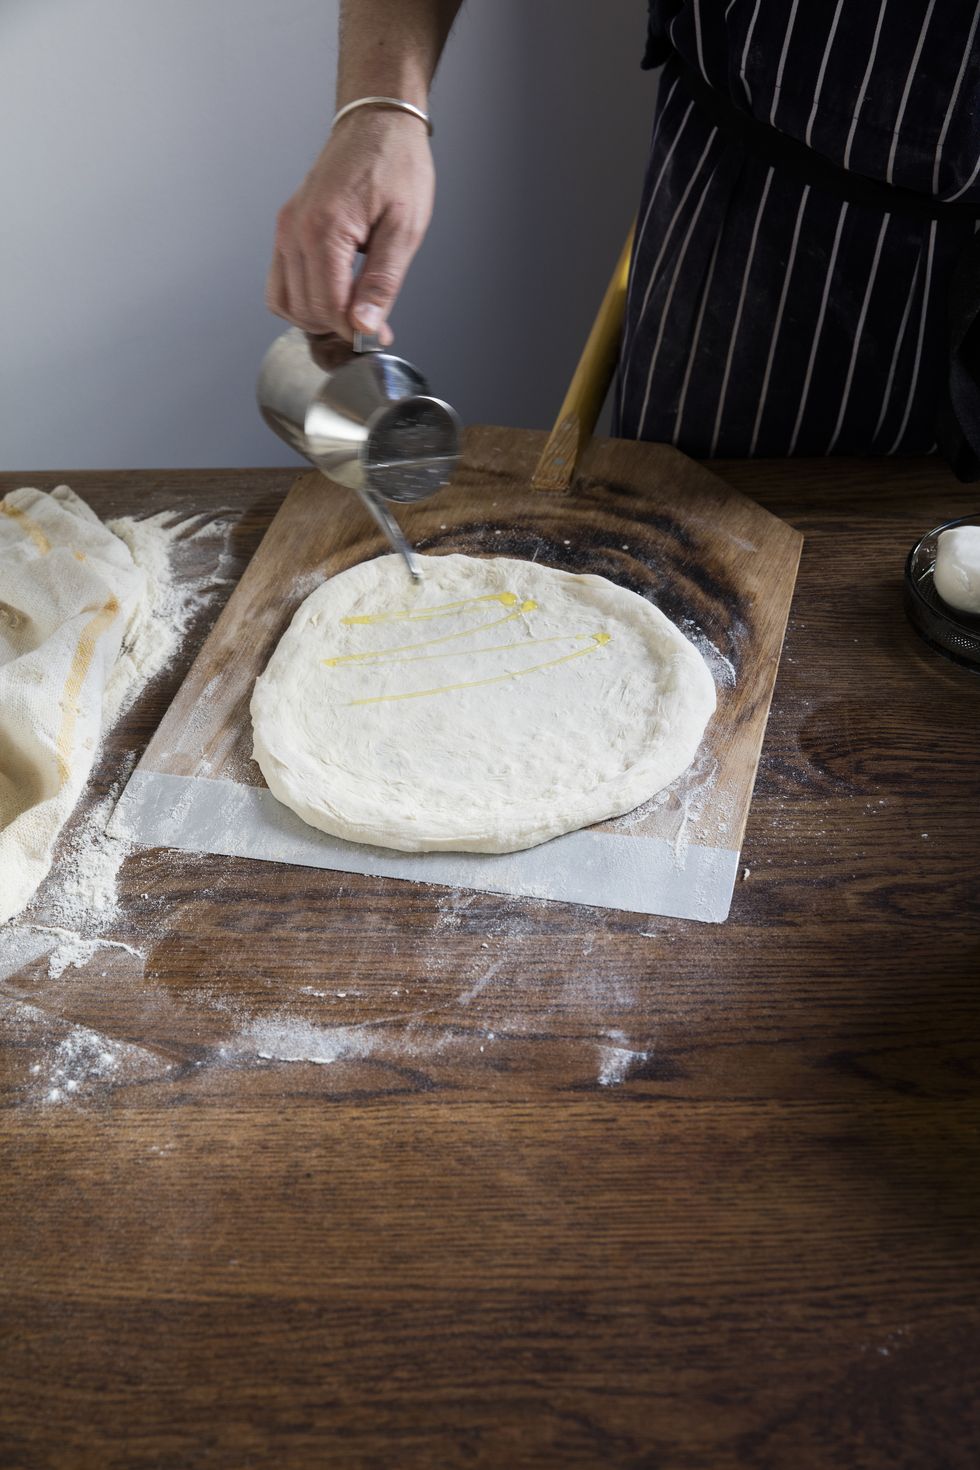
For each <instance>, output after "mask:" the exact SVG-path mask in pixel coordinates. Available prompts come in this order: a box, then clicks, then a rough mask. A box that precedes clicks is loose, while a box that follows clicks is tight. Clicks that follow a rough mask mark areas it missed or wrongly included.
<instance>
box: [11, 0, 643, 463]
mask: <svg viewBox="0 0 980 1470" xmlns="http://www.w3.org/2000/svg"><path fill="white" fill-rule="evenodd" d="M644 11H645V6H644V4H643V0H469V3H468V4H467V5H466V6H465V8H464V10H463V13H462V16H461V18H460V20H459V22H458V24H457V29H456V30H455V32H454V34H453V36H452V38H451V40H450V43H449V47H448V50H447V53H446V55H445V57H444V59H443V68H442V71H441V73H440V76H439V78H438V79H437V83H436V89H435V93H434V96H433V104H432V107H433V115H434V118H435V123H436V133H435V138H434V150H435V155H436V167H437V171H438V195H437V201H436V216H435V221H434V223H433V226H432V228H431V230H430V233H429V236H428V238H427V240H426V243H425V244H424V245H423V247H422V251H421V253H420V255H419V256H418V257H417V259H416V262H415V265H414V267H413V269H412V272H411V275H410V277H409V281H408V284H407V286H406V288H405V291H404V293H403V295H402V298H401V300H400V302H399V304H398V306H397V308H396V312H395V314H394V316H393V318H392V324H393V326H394V328H395V332H396V336H397V345H398V347H399V348H400V349H401V350H402V351H403V352H404V353H405V355H406V356H408V357H409V358H411V359H412V360H413V361H414V362H416V363H417V364H418V365H419V366H420V367H422V369H423V370H424V371H425V372H426V373H427V375H428V377H429V379H430V382H431V383H432V385H433V388H434V389H435V391H437V392H439V393H441V394H442V395H443V396H445V397H447V398H449V399H450V400H451V401H452V402H454V403H455V404H456V406H457V408H458V409H459V411H460V413H461V414H462V416H463V419H464V420H465V421H466V422H471V423H472V422H483V423H505V424H513V425H520V426H533V427H544V426H546V425H548V424H549V423H550V421H551V419H552V417H553V416H554V413H555V411H556V409H557V407H558V404H559V402H560V400H561V396H562V393H563V390H564V386H565V383H566V380H567V378H568V376H569V374H570V373H571V371H572V368H573V367H574V363H575V359H576V356H577V353H578V350H579V348H580V346H581V343H582V341H583V340H584V337H585V333H586V332H587V330H588V326H589V323H590V321H591V318H592V314H593V312H594V310H595V307H596V305H597V304H598V300H599V298H600V296H601V293H602V290H603V288H604V286H605V282H606V279H607V277H608V274H609V272H610V270H611V268H612V264H613V262H614V260H615V257H616V255H617V253H618V250H619V246H620V244H621V242H622V238H623V236H624V234H625V231H626V229H627V226H628V224H629V221H630V219H631V218H632V215H633V213H634V212H635V208H636V200H637V196H638V192H639V187H640V182H641V177H642V170H643V163H644V158H645V152H646V144H647V139H648V136H649V130H650V118H651V111H652V103H653V93H654V85H655V83H654V79H653V78H652V77H651V76H650V75H649V74H648V73H643V72H641V71H640V69H639V58H640V55H641V52H642V45H643V32H644ZM336 19H337V4H336V0H275V3H274V4H270V3H269V0H168V3H167V4H165V5H159V4H152V3H150V0H3V6H2V12H0V138H2V139H3V145H2V147H0V332H2V351H0V467H2V468H4V469H25V470H26V469H32V468H36V469H55V468H58V469H60V468H69V467H77V468H97V467H101V468H126V467H130V466H132V467H163V466H171V465H190V466H204V465H246V464H283V463H290V462H292V460H293V459H294V458H295V456H293V455H292V453H291V452H290V451H289V450H288V449H286V447H285V446H284V445H281V444H280V443H279V441H278V440H276V439H275V438H274V437H273V436H272V435H271V434H270V433H269V431H268V430H267V429H266V428H265V427H264V425H263V424H262V422H261V421H260V419H259V418H258V415H257V413H256V411H255V409H254V400H253V385H254V380H255V373H256V369H257V366H258V363H259V360H260V358H261V355H262V352H263V351H264V349H265V347H266V345H267V344H268V343H269V342H270V341H271V340H272V338H273V336H275V334H276V332H277V330H279V329H280V328H279V324H278V323H277V320H276V319H275V318H273V317H271V316H270V315H269V314H268V313H267V312H266V310H265V307H264V305H263V301H262V291H263V283H264V278H265V271H266V266H267V263H268V257H269V251H270V245H271V238H272V230H273V222H274V216H275V212H276V209H277V208H278V206H279V205H280V204H281V203H282V202H283V200H284V199H285V198H286V197H287V196H288V195H289V194H290V193H291V192H292V190H293V188H294V187H295V185H296V184H297V183H298V182H299V180H300V178H301V177H302V175H303V173H304V172H305V171H306V169H307V167H308V166H309V164H310V162H311V161H312V159H313V158H314V157H315V155H316V153H317V151H318V150H319V148H320V146H321V145H322V142H323V139H324V137H325V136H326V131H327V127H328V124H329V119H330V116H331V114H332V103H333V78H334V68H335V64H336V39H335V37H336Z"/></svg>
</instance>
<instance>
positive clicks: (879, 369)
mask: <svg viewBox="0 0 980 1470" xmlns="http://www.w3.org/2000/svg"><path fill="white" fill-rule="evenodd" d="M978 22H980V5H978V4H977V3H976V0H820V3H818V4H807V3H801V0H728V3H727V4H723V3H722V0H651V4H650V30H649V41H648V47H647V55H646V58H645V60H644V65H646V66H659V65H663V67H664V71H663V76H662V78H661V82H660V88H659V92H658V98H657V105H656V113H655V118H654V127H653V140H652V145H651V151H650V161H649V165H648V169H647V174H646V179H645V183H644V188H643V194H642V199H641V203H640V210H639V216H638V224H637V239H636V245H635V248H634V253H633V263H632V267H631V272H630V284H629V294H628V301H627V312H626V328H625V333H624V339H623V347H622V353H621V357H620V365H619V373H618V378H617V386H616V396H615V406H614V432H615V433H617V434H619V435H620V436H622V437H624V438H634V439H651V440H658V441H662V442H668V443H673V444H676V445H678V446H679V447H680V448H681V449H683V450H684V451H685V452H686V453H688V454H692V455H695V456H698V457H707V456H711V455H722V456H732V457H743V456H747V455H767V456H784V455H794V454H797V455H825V454H917V453H931V452H934V451H935V449H936V447H937V421H938V419H939V418H940V416H941V413H942V407H943V405H942V400H943V395H944V392H945V391H946V390H945V385H946V383H947V380H948V378H949V371H950V344H949V331H948V322H947V298H948V292H949V288H950V282H951V278H952V277H953V273H954V270H955V268H956V265H957V261H958V260H962V258H963V257H964V253H965V252H967V253H968V252H970V251H971V250H974V251H975V246H974V240H973V236H974V229H975V223H976V221H975V216H976V215H980V48H978ZM692 74H693V75H692ZM705 82H707V83H708V84H710V87H711V88H712V94H718V95H719V98H720V99H724V101H723V102H722V110H723V111H725V110H726V109H728V110H730V109H731V108H735V109H738V111H739V113H740V114H747V115H748V118H749V119H755V120H756V123H754V124H753V123H751V122H750V123H749V124H748V126H749V127H750V128H751V127H755V129H756V132H758V133H761V132H767V133H768V130H769V129H776V130H777V131H778V133H779V134H782V135H785V136H786V137H787V138H788V139H790V140H795V141H794V142H793V144H792V145H791V146H794V147H797V148H798V151H799V153H800V154H804V153H806V156H808V157H812V156H813V155H816V156H817V158H818V160H821V161H822V160H829V161H830V163H831V164H833V165H835V166H836V168H837V169H842V170H847V171H848V174H849V175H852V176H856V177H857V179H859V180H860V179H865V180H874V181H878V183H877V185H875V186H873V187H877V188H879V190H880V191H881V192H882V193H886V192H887V187H888V186H891V187H892V188H893V189H894V190H895V191H896V192H899V193H904V192H905V191H910V192H912V193H914V194H915V195H916V196H923V195H925V196H929V201H928V202H929V208H930V209H931V210H932V213H933V215H934V216H935V215H937V214H938V215H940V217H939V218H936V217H932V218H927V217H915V215H914V214H912V215H910V214H906V213H901V212H897V211H893V210H892V209H887V208H882V207H881V206H880V203H879V204H874V203H871V204H869V203H868V202H866V201H862V200H858V201H857V202H856V201H855V200H854V199H847V198H842V197H839V195H835V193H834V192H832V190H830V189H828V188H826V187H814V185H813V184H812V182H808V181H806V179H805V177H804V176H803V175H802V174H799V173H797V172H794V171H793V169H792V168H785V167H782V166H781V165H780V163H779V162H776V163H773V162H771V161H768V160H767V159H766V158H765V157H763V156H761V155H760V153H759V152H757V151H753V150H752V148H751V147H750V146H746V143H745V141H744V139H742V138H741V137H740V136H739V135H738V133H737V131H736V132H733V131H732V130H731V129H730V128H727V127H726V126H725V125H724V122H723V121H722V122H720V121H719V119H718V117H717V116H714V117H713V116H712V113H711V109H710V108H708V107H705V106H704V105H700V104H699V101H698V93H699V91H700V90H701V89H703V88H704V83H705ZM695 83H696V85H695ZM702 102H703V99H702ZM759 125H765V126H764V127H760V126H759ZM807 150H808V152H807ZM831 172H834V170H831ZM882 186H884V187H882ZM937 200H941V201H943V202H944V204H955V206H956V207H955V208H953V209H937V208H936V201H937ZM977 243H978V244H980V242H977ZM944 447H945V444H944Z"/></svg>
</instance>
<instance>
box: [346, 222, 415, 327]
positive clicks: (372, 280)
mask: <svg viewBox="0 0 980 1470" xmlns="http://www.w3.org/2000/svg"><path fill="white" fill-rule="evenodd" d="M417 243H418V241H417V237H416V236H415V233H414V232H413V231H412V230H411V229H410V228H409V227H408V226H407V225H406V224H405V223H404V222H403V221H401V220H399V219H398V218H397V217H395V216H393V215H392V214H391V213H386V214H384V215H382V217H381V219H380V220H379V221H378V223H377V225H376V226H375V228H374V230H373V231H372V232H371V238H370V240H369V241H368V248H367V253H366V255H365V257H364V264H363V266H362V267H361V273H360V275H359V276H358V278H357V282H356V284H355V286H354V295H353V299H352V302H351V308H350V312H349V318H350V322H351V324H352V326H354V327H355V328H357V329H359V330H360V331H362V332H379V331H382V330H383V328H384V323H385V320H386V318H387V316H388V313H389V312H390V311H391V308H392V307H393V306H394V304H395V298H396V297H397V295H398V293H399V291H400V290H401V288H402V282H403V281H404V279H405V273H406V271H407V270H408V267H409V264H410V262H411V259H412V256H413V255H414V254H415V250H416V246H417ZM385 335H388V334H387V333H385Z"/></svg>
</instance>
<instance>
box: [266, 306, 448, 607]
mask: <svg viewBox="0 0 980 1470" xmlns="http://www.w3.org/2000/svg"><path fill="white" fill-rule="evenodd" d="M258 401H259V409H260V411H261V413H262V417H263V418H264V419H265V421H266V423H267V424H268V425H269V426H270V428H272V429H273V430H274V431H275V432H276V433H277V434H278V435H279V437H280V438H282V439H285V441H286V443H287V444H290V445H292V447H293V448H294V449H296V450H298V451H299V453H300V454H302V455H303V456H304V458H306V459H308V460H309V461H310V463H311V464H314V465H316V467H317V468H318V469H320V470H322V471H323V473H324V474H325V475H328V476H329V477H330V479H331V480H336V481H337V482H338V483H339V484H341V485H346V486H347V487H348V488H349V489H351V490H355V491H356V492H357V493H358V495H360V497H361V499H362V500H363V502H364V504H365V506H366V507H367V509H368V510H369V511H370V512H371V514H372V515H373V516H374V518H375V520H376V521H377V522H378V525H379V526H380V527H381V529H382V530H383V531H384V533H385V535H386V536H387V537H388V540H389V541H390V542H391V544H392V546H393V547H394V548H395V549H396V550H397V551H400V552H401V554H402V555H403V556H404V557H405V560H406V562H407V564H408V567H409V570H410V572H411V573H412V576H413V577H415V578H416V579H417V578H419V577H420V576H421V571H420V568H419V565H418V561H417V559H416V557H415V556H414V553H413V552H412V551H411V548H410V547H409V546H408V543H407V542H406V540H405V538H404V536H403V534H402V532H401V529H400V528H399V526H398V523H397V522H396V520H395V518H394V516H393V515H392V514H391V512H390V511H389V510H388V508H387V506H386V505H385V504H384V502H385V501H396V502H397V501H402V502H405V501H413V500H424V499H425V498H426V496H428V495H432V494H433V493H434V492H435V491H436V490H438V489H439V488H440V487H441V486H442V485H444V484H445V483H446V481H447V480H448V479H449V478H450V476H451V475H452V473H453V470H454V469H455V468H456V464H457V462H458V459H459V420H458V418H457V416H456V414H455V413H454V411H453V409H452V408H450V406H449V404H448V403H444V402H443V401H442V400H441V399H439V398H433V397H432V396H431V394H430V393H429V391H428V384H427V383H426V381H425V379H424V378H423V376H422V374H421V373H420V372H419V371H418V369H417V368H414V367H413V366H412V364H411V363H409V362H406V361H405V360H404V358H401V357H396V356H395V355H394V353H391V352H386V351H385V350H384V349H383V348H382V347H380V345H379V344H378V341H377V338H374V337H367V336H364V335H361V334H356V335H355V340H354V346H353V347H351V346H350V344H349V343H347V342H345V341H344V340H343V338H341V337H333V336H330V337H310V336H308V335H307V334H306V333H305V332H302V331H300V330H299V329H298V328H296V327H292V328H290V330H289V331H288V332H284V333H283V334H282V336H281V337H277V338H276V340H275V342H273V343H272V346H271V347H270V348H269V350H268V351H267V352H266V354H265V357H264V358H263V361H262V367H261V369H260V372H259V383H258Z"/></svg>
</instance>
